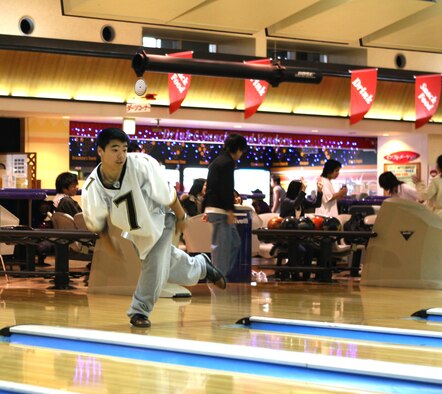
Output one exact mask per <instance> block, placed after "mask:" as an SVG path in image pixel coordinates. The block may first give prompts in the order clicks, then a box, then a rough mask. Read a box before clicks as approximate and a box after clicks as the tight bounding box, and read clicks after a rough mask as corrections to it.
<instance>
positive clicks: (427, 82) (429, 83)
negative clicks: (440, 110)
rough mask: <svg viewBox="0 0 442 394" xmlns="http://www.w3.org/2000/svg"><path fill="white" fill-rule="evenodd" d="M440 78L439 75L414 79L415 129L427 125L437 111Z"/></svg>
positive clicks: (421, 76) (441, 79) (441, 80)
mask: <svg viewBox="0 0 442 394" xmlns="http://www.w3.org/2000/svg"><path fill="white" fill-rule="evenodd" d="M441 82H442V78H441V75H440V74H432V75H420V76H418V77H416V82H415V88H414V104H415V107H416V122H415V128H416V129H418V128H419V127H422V126H423V125H424V124H425V123H427V122H428V121H429V120H430V119H431V117H432V116H433V115H434V113H435V112H436V110H437V107H438V105H439V100H440V90H441Z"/></svg>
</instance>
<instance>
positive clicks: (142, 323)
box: [130, 313, 150, 328]
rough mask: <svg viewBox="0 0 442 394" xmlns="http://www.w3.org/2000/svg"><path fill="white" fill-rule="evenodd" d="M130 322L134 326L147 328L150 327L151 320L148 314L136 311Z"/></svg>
mask: <svg viewBox="0 0 442 394" xmlns="http://www.w3.org/2000/svg"><path fill="white" fill-rule="evenodd" d="M130 324H132V325H133V326H134V327H139V328H147V327H150V320H149V319H148V318H147V317H146V316H144V315H142V314H140V313H136V314H135V315H133V316H132V317H131V318H130Z"/></svg>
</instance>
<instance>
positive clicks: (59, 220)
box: [52, 212, 92, 260]
mask: <svg viewBox="0 0 442 394" xmlns="http://www.w3.org/2000/svg"><path fill="white" fill-rule="evenodd" d="M81 219H82V220H83V222H84V218H77V222H79V223H80V225H81ZM52 223H53V224H54V228H55V229H60V230H72V231H78V230H84V228H81V227H77V225H76V223H75V220H74V218H73V217H72V216H71V215H69V214H68V213H64V212H54V213H53V214H52ZM90 246H91V245H90V244H83V243H81V242H79V241H75V242H72V243H71V244H70V245H69V247H70V249H71V251H73V252H74V253H76V254H78V255H75V256H74V255H72V256H71V258H73V259H78V260H84V259H85V256H84V255H91V250H90ZM82 255H83V256H82ZM86 260H92V256H90V258H87V259H86Z"/></svg>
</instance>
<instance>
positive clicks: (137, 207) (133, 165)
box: [81, 153, 176, 259]
mask: <svg viewBox="0 0 442 394" xmlns="http://www.w3.org/2000/svg"><path fill="white" fill-rule="evenodd" d="M100 165H101V164H100ZM100 165H99V166H97V167H96V168H95V169H94V170H93V171H92V173H91V174H90V175H89V177H88V178H87V179H86V182H85V183H84V186H83V188H82V193H81V198H82V207H83V212H84V218H85V221H86V225H87V227H88V228H89V230H91V231H94V232H100V231H102V230H103V229H104V228H105V226H106V219H107V217H108V216H109V217H110V221H111V222H112V224H113V225H115V226H116V227H118V228H120V229H121V230H122V231H123V233H122V236H123V237H125V238H127V239H129V240H130V241H132V242H133V243H134V245H135V246H136V248H137V250H138V253H139V256H140V258H141V259H144V258H145V257H146V255H147V254H148V253H149V251H150V250H151V249H152V247H153V246H154V245H155V243H156V242H157V241H158V239H159V238H160V237H161V234H162V233H163V229H164V218H165V212H166V210H168V209H169V208H168V206H169V205H170V204H172V203H173V202H174V201H175V199H176V191H175V189H174V188H173V187H171V186H170V185H169V183H168V182H167V180H166V176H165V173H164V171H163V169H162V168H161V167H160V165H159V163H158V162H157V161H156V160H155V159H154V158H153V157H151V156H149V155H146V154H144V153H129V154H128V155H127V160H126V164H125V169H123V174H122V176H121V178H120V188H119V189H112V188H106V187H105V186H104V185H103V183H102V182H101V180H100V177H99V176H98V168H99V167H100Z"/></svg>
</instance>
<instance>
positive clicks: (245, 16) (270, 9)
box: [171, 0, 319, 33]
mask: <svg viewBox="0 0 442 394" xmlns="http://www.w3.org/2000/svg"><path fill="white" fill-rule="evenodd" d="M317 2H319V0H297V1H293V0H278V1H277V2H272V1H268V0H240V1H238V0H216V1H206V2H204V3H203V4H201V5H200V6H199V7H196V8H194V9H192V10H190V11H189V12H187V13H185V14H183V15H181V16H180V17H178V18H176V19H175V20H174V21H171V23H172V24H175V25H179V26H186V27H193V28H200V29H211V30H219V31H226V32H232V33H256V32H258V31H261V30H264V29H265V28H266V27H267V26H270V25H272V24H274V23H276V22H277V21H280V20H281V19H284V18H286V17H287V15H291V14H293V13H296V12H298V11H300V10H302V9H303V8H306V7H309V6H311V5H312V4H314V3H317Z"/></svg>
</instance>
